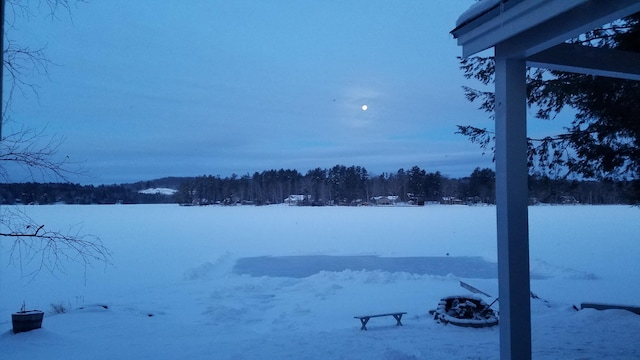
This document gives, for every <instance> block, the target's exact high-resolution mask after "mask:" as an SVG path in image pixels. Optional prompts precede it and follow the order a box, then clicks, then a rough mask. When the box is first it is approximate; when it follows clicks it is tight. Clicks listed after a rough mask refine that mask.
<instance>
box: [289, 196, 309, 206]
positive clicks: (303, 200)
mask: <svg viewBox="0 0 640 360" xmlns="http://www.w3.org/2000/svg"><path fill="white" fill-rule="evenodd" d="M310 198H311V196H309V195H289V196H288V197H287V198H286V199H284V203H285V204H287V205H291V206H298V205H304V204H307V203H308V202H309V200H310Z"/></svg>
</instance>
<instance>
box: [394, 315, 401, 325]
mask: <svg viewBox="0 0 640 360" xmlns="http://www.w3.org/2000/svg"><path fill="white" fill-rule="evenodd" d="M393 318H394V319H396V322H397V323H396V326H402V322H401V321H400V320H402V314H393Z"/></svg>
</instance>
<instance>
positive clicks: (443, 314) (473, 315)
mask: <svg viewBox="0 0 640 360" xmlns="http://www.w3.org/2000/svg"><path fill="white" fill-rule="evenodd" d="M433 318H434V320H436V321H437V322H439V323H442V324H445V325H446V324H452V325H456V326H464V327H473V328H482V327H490V326H495V325H498V315H497V314H496V312H495V311H493V309H491V307H489V305H488V304H487V303H486V302H484V301H483V300H482V299H480V298H477V297H472V296H448V297H445V298H442V299H441V300H440V302H439V303H438V308H437V309H436V310H435V311H434V314H433Z"/></svg>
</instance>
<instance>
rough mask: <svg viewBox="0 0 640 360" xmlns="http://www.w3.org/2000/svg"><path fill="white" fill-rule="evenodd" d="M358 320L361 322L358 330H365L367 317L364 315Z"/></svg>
mask: <svg viewBox="0 0 640 360" xmlns="http://www.w3.org/2000/svg"><path fill="white" fill-rule="evenodd" d="M360 322H361V323H362V327H360V330H365V331H366V330H367V323H368V322H369V318H368V317H365V318H360Z"/></svg>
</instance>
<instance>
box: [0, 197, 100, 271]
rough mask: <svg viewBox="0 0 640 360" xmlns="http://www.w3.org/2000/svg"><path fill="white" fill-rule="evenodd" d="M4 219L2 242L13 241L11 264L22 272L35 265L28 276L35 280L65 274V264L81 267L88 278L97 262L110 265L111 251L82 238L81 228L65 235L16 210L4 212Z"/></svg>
mask: <svg viewBox="0 0 640 360" xmlns="http://www.w3.org/2000/svg"><path fill="white" fill-rule="evenodd" d="M2 219H3V220H2V223H1V224H0V225H1V226H2V230H0V238H9V239H12V240H13V244H12V246H11V249H10V251H9V252H10V256H11V262H12V263H17V264H19V267H20V269H21V270H24V269H26V268H27V266H28V265H35V267H34V268H32V270H31V271H30V272H29V273H28V274H26V275H27V276H28V277H31V278H33V277H34V276H36V275H37V274H38V273H39V272H40V271H42V270H47V271H49V272H52V273H54V272H56V271H64V262H66V261H71V262H77V263H80V264H81V265H82V266H83V267H84V269H85V274H86V269H87V267H88V266H89V265H92V264H93V263H95V262H99V263H103V264H104V265H105V266H106V265H109V264H111V251H109V249H108V248H106V247H105V246H104V245H103V243H102V240H101V239H100V238H99V237H97V236H95V235H87V234H83V233H82V232H81V229H80V227H79V226H72V227H70V228H69V229H68V231H66V232H62V231H57V230H48V229H47V228H45V225H43V224H38V223H36V222H35V221H34V220H33V219H32V218H31V217H29V216H28V215H27V214H26V213H25V212H24V211H21V210H19V208H17V207H10V208H6V209H4V211H3V213H2Z"/></svg>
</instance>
